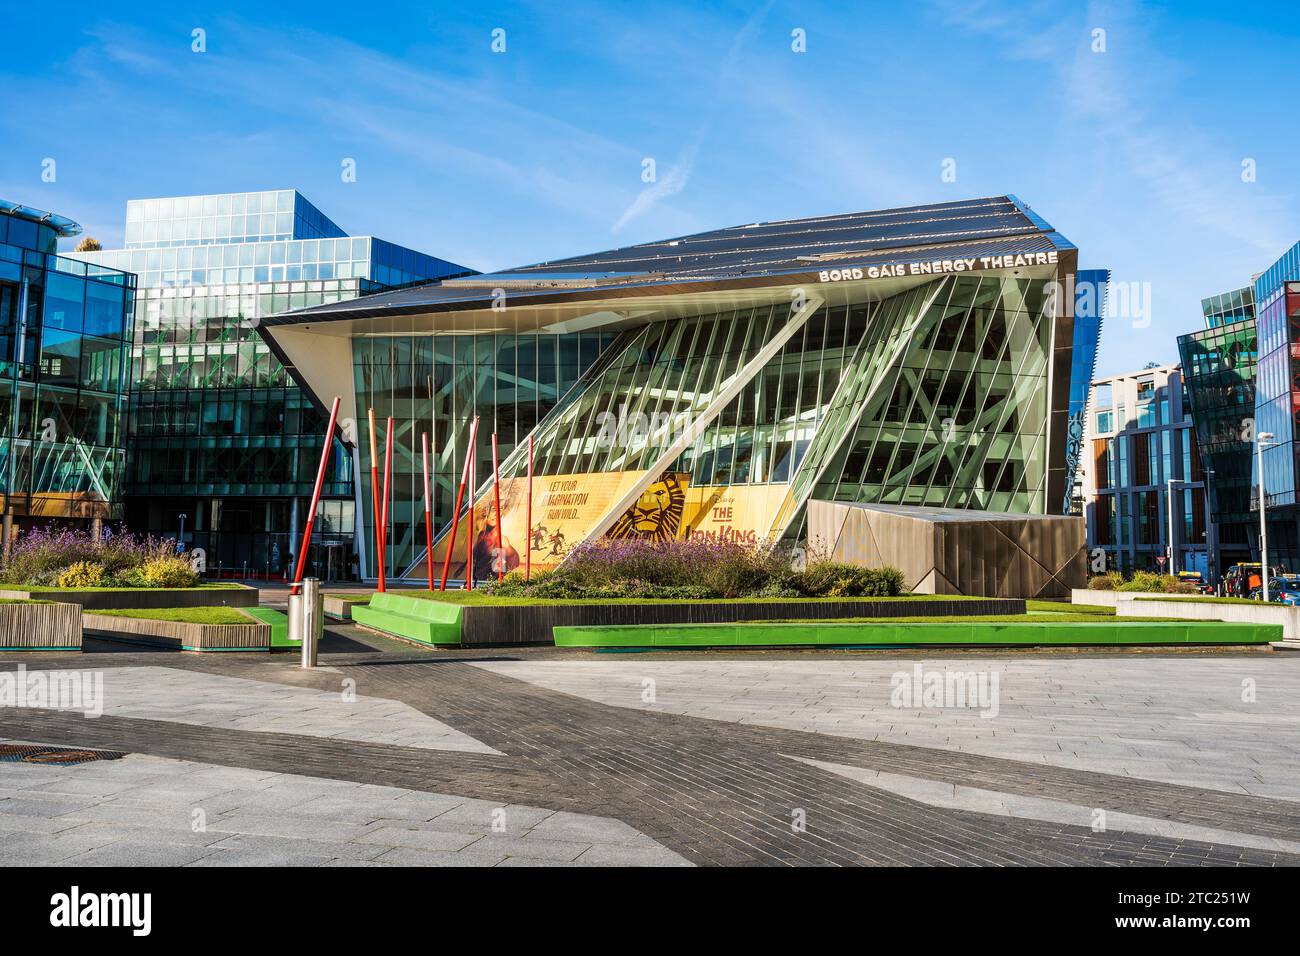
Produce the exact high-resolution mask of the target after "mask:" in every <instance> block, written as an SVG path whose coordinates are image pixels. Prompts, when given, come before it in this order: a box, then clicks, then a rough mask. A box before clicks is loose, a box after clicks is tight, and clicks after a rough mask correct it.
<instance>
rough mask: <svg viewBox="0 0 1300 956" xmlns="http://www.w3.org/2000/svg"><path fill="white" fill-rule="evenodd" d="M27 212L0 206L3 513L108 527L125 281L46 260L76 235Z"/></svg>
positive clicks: (117, 497) (117, 458)
mask: <svg viewBox="0 0 1300 956" xmlns="http://www.w3.org/2000/svg"><path fill="white" fill-rule="evenodd" d="M35 213H36V211H35V210H30V209H27V208H26V207H18V206H15V205H14V204H13V203H0V386H2V387H3V388H4V389H5V391H6V395H5V397H4V400H3V402H0V489H2V490H3V495H4V509H5V514H6V516H7V517H11V518H13V517H16V518H18V519H19V520H20V523H21V522H25V521H31V520H36V519H46V518H59V519H105V518H118V517H121V513H122V478H123V468H124V462H125V451H124V447H123V445H124V442H123V439H124V428H123V425H124V417H125V411H126V391H127V381H126V374H127V373H126V366H127V362H128V355H129V347H130V341H131V334H132V320H133V316H134V310H135V276H132V275H129V274H127V273H123V272H118V271H116V270H113V269H107V268H103V267H101V266H97V265H88V264H86V263H84V262H79V261H77V260H75V259H69V258H65V257H62V256H58V255H55V254H53V250H54V248H55V247H56V244H57V241H58V239H59V237H60V236H68V235H75V234H76V233H77V232H79V231H80V229H79V227H77V226H76V225H75V224H73V223H71V222H70V221H69V220H63V219H61V217H52V216H49V215H48V214H44V216H43V217H42V216H40V215H35ZM52 222H53V223H56V224H54V225H51V223H52Z"/></svg>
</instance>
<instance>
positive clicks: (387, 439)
mask: <svg viewBox="0 0 1300 956" xmlns="http://www.w3.org/2000/svg"><path fill="white" fill-rule="evenodd" d="M392 485H393V418H392V416H391V415H390V416H389V418H388V434H387V435H385V436H384V507H383V510H382V511H381V512H380V516H379V519H380V520H379V526H380V527H379V532H380V545H379V546H380V547H381V548H382V549H383V552H382V553H384V554H385V555H386V554H387V552H388V498H389V494H390V493H391V491H392ZM384 571H385V569H384V564H383V563H381V564H380V565H379V590H380V591H383V590H385V585H386V583H387V582H386V579H385V575H384Z"/></svg>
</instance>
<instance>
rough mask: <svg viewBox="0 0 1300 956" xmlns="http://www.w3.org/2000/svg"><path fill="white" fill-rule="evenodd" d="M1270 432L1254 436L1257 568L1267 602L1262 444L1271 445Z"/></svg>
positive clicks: (1266, 531) (1266, 527)
mask: <svg viewBox="0 0 1300 956" xmlns="http://www.w3.org/2000/svg"><path fill="white" fill-rule="evenodd" d="M1272 437H1273V433H1272V432H1260V433H1259V434H1258V435H1256V436H1255V467H1256V468H1257V469H1258V471H1259V569H1260V580H1261V581H1263V582H1264V603H1265V604H1267V603H1268V525H1267V524H1266V523H1265V522H1264V446H1265V445H1272V444H1274V442H1272V441H1270V440H1269V439H1271V438H1272Z"/></svg>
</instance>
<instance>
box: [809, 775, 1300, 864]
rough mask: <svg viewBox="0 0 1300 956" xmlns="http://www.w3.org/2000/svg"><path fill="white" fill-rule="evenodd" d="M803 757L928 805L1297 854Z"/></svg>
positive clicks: (1161, 823)
mask: <svg viewBox="0 0 1300 956" xmlns="http://www.w3.org/2000/svg"><path fill="white" fill-rule="evenodd" d="M806 762H807V763H808V764H810V765H812V766H815V767H821V768H822V769H824V770H829V771H831V772H832V773H838V774H842V775H843V776H846V777H848V778H850V779H852V780H857V781H859V782H861V783H864V784H866V785H868V786H872V787H879V788H881V789H883V790H888V791H889V792H890V793H896V794H899V795H900V796H905V797H908V798H909V799H912V800H919V801H922V802H923V803H926V804H929V805H930V806H933V807H946V808H950V809H955V810H973V811H976V812H979V813H993V814H998V815H1002V816H1010V817H1021V818H1024V819H1032V820H1044V821H1048V822H1054V823H1067V824H1071V825H1074V826H1081V827H1090V828H1091V827H1093V826H1096V825H1097V824H1098V822H1099V820H1104V824H1103V825H1104V827H1106V828H1110V829H1115V830H1123V831H1126V832H1129V833H1147V834H1151V835H1153V836H1162V837H1172V838H1176V839H1182V840H1197V841H1201V842H1204V843H1215V844H1227V845H1231V846H1242V847H1251V848H1253V849H1261V850H1278V851H1280V852H1283V853H1291V854H1300V841H1294V840H1279V839H1276V838H1273V837H1264V836H1258V835H1256V834H1253V833H1239V832H1236V831H1234V830H1227V829H1221V828H1216V827H1204V826H1194V825H1191V824H1186V823H1178V822H1176V821H1170V820H1159V819H1155V818H1153V817H1145V816H1141V815H1138V814H1133V813H1125V812H1123V811H1122V810H1117V809H1115V808H1113V807H1085V806H1082V805H1080V804H1075V803H1069V802H1068V801H1063V800H1050V799H1044V798H1042V797H1026V796H1022V795H1019V794H1010V793H1003V792H1001V791H998V790H984V789H981V788H979V787H965V786H961V785H960V784H949V783H943V782H940V781H936V780H924V779H920V778H917V777H909V776H907V775H905V774H892V773H885V772H882V771H875V770H868V769H866V768H863V767H851V766H845V765H843V764H835V763H829V762H826V761H821V760H807V761H806ZM1098 810H1102V811H1104V817H1103V818H1099V817H1097V811H1098Z"/></svg>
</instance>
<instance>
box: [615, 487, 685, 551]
mask: <svg viewBox="0 0 1300 956" xmlns="http://www.w3.org/2000/svg"><path fill="white" fill-rule="evenodd" d="M686 481H687V476H686V475H678V474H676V473H674V472H665V473H664V475H663V476H662V477H660V479H659V480H658V481H656V482H655V483H654V484H652V485H651V486H650V487H649V488H647V489H646V490H645V491H643V492H642V493H641V496H640V497H639V498H637V500H636V503H635V504H634V505H632V507H630V508H628V509H627V511H626V512H624V514H623V515H622V516H621V517H620V518H619V519H618V521H616V522H615V523H614V527H613V528H611V529H610V531H609V537H611V538H615V539H628V538H639V539H642V540H645V541H668V540H670V539H672V538H676V537H677V532H678V530H679V529H680V528H681V525H682V510H683V508H684V506H685V504H686V488H685V484H686Z"/></svg>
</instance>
